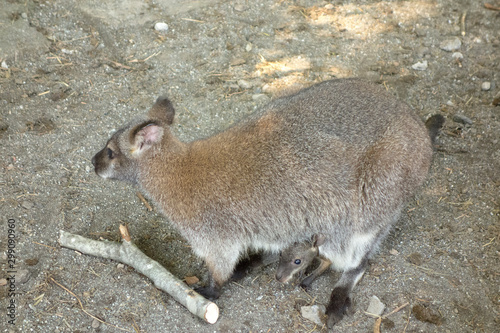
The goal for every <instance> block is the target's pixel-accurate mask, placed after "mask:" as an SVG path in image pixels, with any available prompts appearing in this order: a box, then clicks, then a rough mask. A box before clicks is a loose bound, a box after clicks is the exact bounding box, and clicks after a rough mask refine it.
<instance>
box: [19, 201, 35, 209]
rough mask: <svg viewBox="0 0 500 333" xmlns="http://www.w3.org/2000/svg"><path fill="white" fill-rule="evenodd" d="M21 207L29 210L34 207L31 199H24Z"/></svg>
mask: <svg viewBox="0 0 500 333" xmlns="http://www.w3.org/2000/svg"><path fill="white" fill-rule="evenodd" d="M21 207H23V208H24V209H28V210H29V209H31V208H33V203H32V202H31V201H28V200H24V201H23V202H21Z"/></svg>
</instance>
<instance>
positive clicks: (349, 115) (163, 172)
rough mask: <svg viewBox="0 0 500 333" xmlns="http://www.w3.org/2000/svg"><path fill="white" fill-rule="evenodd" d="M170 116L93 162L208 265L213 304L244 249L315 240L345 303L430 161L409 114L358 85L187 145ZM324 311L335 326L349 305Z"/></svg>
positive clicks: (270, 111) (145, 124) (274, 108)
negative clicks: (320, 238)
mask: <svg viewBox="0 0 500 333" xmlns="http://www.w3.org/2000/svg"><path fill="white" fill-rule="evenodd" d="M173 117H174V108H173V107H172V105H171V103H170V102H169V101H168V100H167V99H159V100H158V101H157V103H156V104H155V105H154V106H153V108H152V109H151V111H150V113H149V114H148V115H147V116H146V117H143V118H141V119H139V120H138V121H135V122H133V123H131V124H129V125H128V126H126V127H125V128H124V129H122V130H120V131H119V132H117V133H116V134H115V135H114V136H113V137H112V138H111V139H110V140H109V141H108V144H107V146H106V147H105V148H104V149H103V150H101V151H100V152H98V153H97V154H96V155H95V156H94V158H93V163H94V165H95V170H96V173H97V174H99V175H101V176H103V177H105V178H113V179H121V180H127V181H131V182H133V183H136V184H138V185H139V186H140V188H141V189H142V190H143V191H144V192H145V193H146V195H148V196H149V198H151V200H152V201H154V202H155V203H156V205H157V206H158V207H159V208H160V209H161V210H162V211H163V213H164V214H165V215H166V216H167V217H168V219H169V220H170V222H171V223H172V224H173V225H174V226H175V227H176V228H177V229H178V230H179V231H180V233H181V234H182V235H183V236H184V237H185V238H186V239H187V241H188V242H189V243H190V244H191V246H192V249H193V251H194V252H195V253H196V254H197V255H198V256H199V257H201V258H203V259H204V260H205V262H206V264H207V267H208V269H209V271H210V273H211V277H212V280H211V284H210V286H209V287H208V288H207V289H205V290H202V292H203V293H204V294H205V295H208V296H211V297H214V298H216V297H217V296H218V295H219V292H220V288H221V286H222V285H223V284H224V282H225V281H227V280H228V278H229V277H230V276H231V273H232V271H233V269H234V267H235V265H236V264H237V262H238V259H239V258H240V256H241V255H243V254H245V253H246V252H247V251H248V250H249V249H263V250H269V251H280V250H282V249H285V248H287V247H289V246H291V245H292V244H293V243H295V242H301V241H304V240H307V239H311V237H312V236H313V235H314V234H317V233H322V234H324V235H325V237H326V241H325V243H324V244H323V245H322V246H321V247H320V254H321V255H322V256H323V257H324V258H326V259H328V260H330V261H331V262H332V263H333V267H334V268H336V269H339V270H341V271H343V272H344V275H345V278H341V280H340V281H339V283H341V284H342V286H341V287H342V288H343V289H341V291H342V293H343V295H348V293H349V292H350V289H352V287H353V286H354V285H355V284H356V282H357V280H358V279H359V277H360V276H361V275H362V272H364V265H365V263H366V260H365V259H366V257H367V256H368V255H370V254H371V253H373V252H374V251H375V249H376V248H377V246H378V244H379V243H380V241H381V240H382V239H383V237H384V236H385V235H386V233H387V232H388V230H389V228H390V226H391V225H392V224H393V223H394V222H395V221H396V220H397V219H398V216H399V213H400V211H401V209H402V207H403V205H404V203H405V201H406V200H407V199H408V198H409V197H411V196H412V195H413V193H414V192H415V190H416V189H417V188H418V187H419V185H420V184H422V182H423V181H424V179H425V177H426V175H427V172H428V169H429V165H430V161H431V156H432V148H431V140H430V137H429V134H428V133H427V130H426V128H425V126H424V125H423V123H422V122H421V121H420V120H419V119H418V118H417V117H415V116H414V115H413V114H412V112H411V110H410V109H409V108H408V107H407V106H406V105H405V104H403V103H400V102H398V101H396V100H395V99H394V98H393V97H392V96H390V95H389V94H387V93H386V92H384V91H383V90H381V89H380V88H378V87H375V86H372V85H370V84H367V83H364V82H362V81H359V80H334V81H327V82H323V83H321V84H318V85H315V86H312V87H310V88H307V89H304V90H302V91H300V92H298V93H297V94H294V95H292V96H288V97H284V98H281V99H277V100H275V101H273V102H272V103H270V104H269V105H268V106H267V107H265V108H264V109H263V110H261V111H259V112H257V113H255V114H254V115H253V116H251V117H249V118H248V119H246V120H244V121H242V122H241V123H239V124H237V125H235V126H234V127H231V128H229V129H227V130H225V131H223V132H221V133H219V134H217V135H214V136H212V137H209V138H206V139H203V140H198V141H194V142H189V143H184V142H181V141H179V140H178V139H177V138H175V137H174V135H173V134H172V133H171V131H170V128H169V125H170V124H171V123H172V121H173ZM108 148H110V149H112V152H111V153H110V151H109V150H108ZM110 154H111V156H112V158H111V159H110V158H109V155H110ZM359 272H361V273H359ZM360 274H361V275H360ZM344 275H343V277H344ZM346 281H347V282H346ZM335 288H337V289H338V286H337V285H336V287H335ZM332 298H334V295H333V294H332ZM331 304H333V305H332V306H333V307H334V309H329V316H330V317H331V318H334V319H332V321H335V322H336V321H337V320H339V318H341V316H342V314H339V313H340V312H341V310H339V309H340V308H341V307H344V308H345V307H346V306H347V305H348V304H350V300H338V299H332V300H331ZM338 304H340V305H338ZM339 311H340V312H339ZM342 311H343V310H342Z"/></svg>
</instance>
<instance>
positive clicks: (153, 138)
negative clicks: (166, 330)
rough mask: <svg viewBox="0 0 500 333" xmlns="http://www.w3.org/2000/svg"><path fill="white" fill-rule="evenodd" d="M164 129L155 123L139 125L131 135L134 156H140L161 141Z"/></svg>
mask: <svg viewBox="0 0 500 333" xmlns="http://www.w3.org/2000/svg"><path fill="white" fill-rule="evenodd" d="M162 137H163V128H162V127H161V126H159V125H157V124H156V123H154V122H146V123H142V124H140V125H137V126H136V127H135V128H134V129H133V130H132V132H131V133H130V144H131V152H132V155H139V154H142V153H143V152H145V151H146V150H148V149H149V148H151V146H153V145H154V144H156V143H158V142H160V141H161V139H162Z"/></svg>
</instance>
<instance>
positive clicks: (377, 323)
mask: <svg viewBox="0 0 500 333" xmlns="http://www.w3.org/2000/svg"><path fill="white" fill-rule="evenodd" d="M380 324H382V317H378V319H377V320H376V321H375V324H374V325H373V333H380Z"/></svg>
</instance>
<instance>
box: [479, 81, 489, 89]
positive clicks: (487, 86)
mask: <svg viewBox="0 0 500 333" xmlns="http://www.w3.org/2000/svg"><path fill="white" fill-rule="evenodd" d="M490 89H491V82H488V81H486V82H483V83H482V84H481V90H484V91H488V90H490Z"/></svg>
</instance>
